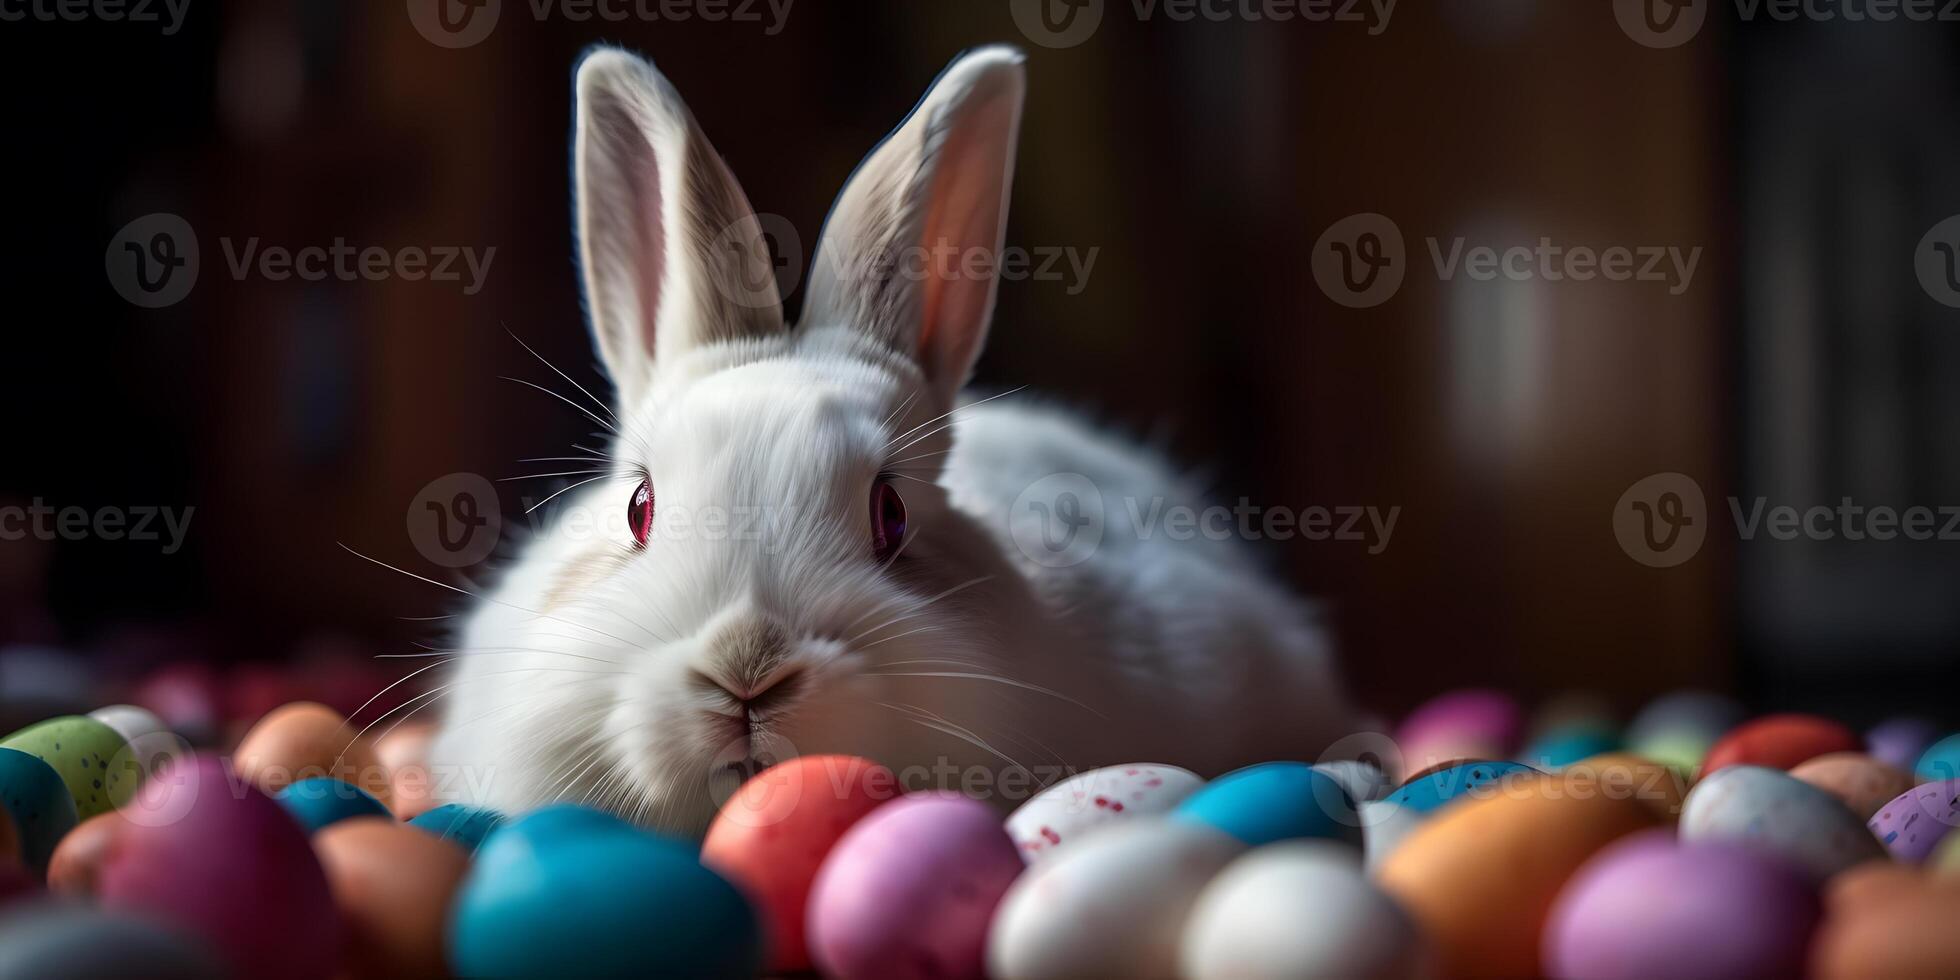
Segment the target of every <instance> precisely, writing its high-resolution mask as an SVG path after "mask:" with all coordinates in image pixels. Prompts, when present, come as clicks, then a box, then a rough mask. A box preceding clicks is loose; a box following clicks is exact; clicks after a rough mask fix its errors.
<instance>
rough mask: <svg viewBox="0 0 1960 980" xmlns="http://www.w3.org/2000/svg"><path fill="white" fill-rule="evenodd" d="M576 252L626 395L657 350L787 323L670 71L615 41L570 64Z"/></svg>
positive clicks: (749, 231) (599, 332) (735, 200)
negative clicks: (573, 70) (574, 101)
mask: <svg viewBox="0 0 1960 980" xmlns="http://www.w3.org/2000/svg"><path fill="white" fill-rule="evenodd" d="M577 88H578V133H577V135H576V136H575V137H574V143H573V156H574V160H573V171H574V175H575V179H576V181H577V184H578V237H579V243H578V244H579V260H580V264H581V266H583V268H584V271H585V304H586V311H587V314H588V315H589V316H590V317H591V320H592V332H593V333H594V335H596V337H597V340H598V342H599V353H600V355H601V356H602V357H603V358H604V359H605V362H606V369H607V370H608V371H609V372H610V373H611V374H612V377H613V383H614V384H615V385H617V386H618V388H619V392H620V396H621V398H622V399H624V400H627V401H630V400H632V399H633V398H634V397H635V396H636V395H637V394H638V392H639V391H640V390H642V388H643V387H644V386H645V384H646V382H647V380H648V379H649V378H650V377H651V376H652V374H653V367H654V364H655V363H656V362H658V361H659V360H660V359H663V358H671V357H673V356H674V355H676V354H679V353H681V352H683V351H686V350H688V349H690V348H694V347H698V346H700V345H703V344H709V343H715V342H718V341H729V340H739V339H743V338H748V337H757V336H763V335H768V334H773V333H778V332H780V331H782V329H783V311H782V301H781V299H780V297H779V296H778V294H777V292H776V270H775V267H774V266H773V265H772V264H771V263H770V259H769V248H768V245H767V243H766V242H765V240H764V239H763V237H762V229H761V226H760V224H759V223H758V222H757V221H756V217H755V212H754V211H753V210H752V209H751V208H750V207H749V201H748V198H747V197H745V196H743V194H742V188H741V187H740V186H739V185H737V184H736V183H735V178H734V176H733V175H731V174H730V173H729V172H728V168H727V167H726V166H724V165H723V164H722V161H721V157H720V156H719V155H717V154H716V153H715V149H714V147H712V146H710V145H708V138H707V137H706V136H704V135H702V133H701V128H700V127H699V126H697V125H695V122H694V117H693V115H691V114H690V113H689V112H688V111H687V106H686V104H684V103H683V102H681V97H680V95H679V94H677V93H676V92H675V91H674V87H673V86H672V85H670V84H668V82H667V79H666V78H665V77H664V76H662V75H661V74H660V73H659V72H658V71H655V70H654V68H653V66H652V65H650V64H648V63H646V62H645V61H643V60H641V59H640V58H638V57H635V56H634V55H631V54H628V53H627V52H625V51H621V50H618V49H616V48H599V49H597V50H595V51H593V52H592V53H590V54H588V55H587V56H586V58H585V60H584V61H582V62H580V63H579V68H578V80H577Z"/></svg>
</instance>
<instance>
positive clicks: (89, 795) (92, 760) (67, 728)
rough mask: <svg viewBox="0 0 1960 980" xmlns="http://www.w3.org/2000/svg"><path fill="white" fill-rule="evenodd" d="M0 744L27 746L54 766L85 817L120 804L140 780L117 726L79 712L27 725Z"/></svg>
mask: <svg viewBox="0 0 1960 980" xmlns="http://www.w3.org/2000/svg"><path fill="white" fill-rule="evenodd" d="M0 748H9V749H16V750H18V751H21V752H25V753H27V754H28V755H31V756H35V757H37V758H39V759H40V760H41V761H43V762H46V763H47V764H48V765H49V766H50V767H52V768H53V769H54V771H55V774H56V775H59V776H60V777H61V781H62V782H64V783H67V784H68V792H69V794H70V795H72V796H73V797H74V798H75V813H76V815H77V816H79V817H80V818H81V819H83V820H87V819H88V818H90V817H93V816H95V815H96V814H98V813H107V812H109V811H110V810H113V809H115V808H117V807H119V806H122V805H123V804H124V803H126V802H128V801H129V798H130V797H131V796H133V795H135V793H136V786H137V784H138V783H140V782H142V780H143V770H142V769H141V767H139V766H138V765H137V764H136V754H135V753H133V752H131V751H130V750H129V743H128V742H126V741H124V740H123V737H122V736H121V735H119V734H117V732H116V730H115V729H113V728H110V727H109V726H108V725H105V724H103V723H101V722H99V721H96V720H95V719H93V718H87V717H84V716H82V715H68V716H66V717H63V718H51V719H49V720H47V721H44V722H41V723H40V724H38V725H29V726H27V727H26V728H23V729H21V730H20V731H17V732H15V733H13V734H12V735H9V736H7V737H6V739H5V740H0Z"/></svg>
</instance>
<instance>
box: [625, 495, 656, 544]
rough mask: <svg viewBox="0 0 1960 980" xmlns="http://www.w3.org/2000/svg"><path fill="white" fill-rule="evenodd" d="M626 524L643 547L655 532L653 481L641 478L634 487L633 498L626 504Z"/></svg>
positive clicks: (634, 538) (635, 539)
mask: <svg viewBox="0 0 1960 980" xmlns="http://www.w3.org/2000/svg"><path fill="white" fill-rule="evenodd" d="M626 524H627V526H629V527H631V528H632V529H633V540H634V541H636V542H638V543H639V544H640V545H641V546H642V547H644V546H645V545H646V543H647V535H649V534H651V533H653V482H652V481H650V480H646V479H641V480H640V485H639V486H637V487H635V488H633V499H632V500H631V501H629V502H627V504H626Z"/></svg>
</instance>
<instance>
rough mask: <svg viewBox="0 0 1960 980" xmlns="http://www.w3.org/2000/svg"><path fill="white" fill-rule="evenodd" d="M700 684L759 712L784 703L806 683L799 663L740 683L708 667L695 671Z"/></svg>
mask: <svg viewBox="0 0 1960 980" xmlns="http://www.w3.org/2000/svg"><path fill="white" fill-rule="evenodd" d="M690 673H691V675H692V676H691V679H692V680H693V681H694V684H695V686H696V687H698V688H700V689H702V690H703V691H706V692H709V693H719V694H722V695H726V696H727V697H728V699H729V700H731V701H733V702H735V704H736V705H737V706H738V707H740V708H741V709H742V711H743V712H744V713H747V714H756V713H759V712H762V711H766V710H768V709H770V708H772V707H775V706H777V705H779V704H781V703H782V702H783V701H784V700H786V699H788V698H789V697H792V696H794V695H795V693H796V692H797V690H798V689H799V688H800V687H801V686H802V683H803V671H802V668H799V667H791V668H788V669H785V670H778V671H775V672H773V673H771V674H770V675H768V676H766V677H764V678H762V679H761V680H759V681H756V682H753V683H738V682H734V681H730V680H728V679H727V678H724V677H721V676H719V675H716V674H712V673H708V672H706V671H700V670H696V671H691V672H690Z"/></svg>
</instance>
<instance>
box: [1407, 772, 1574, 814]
mask: <svg viewBox="0 0 1960 980" xmlns="http://www.w3.org/2000/svg"><path fill="white" fill-rule="evenodd" d="M1537 771H1538V770H1536V769H1533V768H1531V767H1530V766H1526V765H1520V764H1519V763H1516V762H1466V763H1464V764H1463V765H1460V766H1451V767H1449V768H1448V769H1438V770H1436V771H1435V772H1432V773H1429V774H1428V775H1425V776H1423V777H1422V778H1420V779H1413V780H1410V781H1409V782H1407V783H1404V784H1403V785H1402V787H1401V788H1400V789H1397V790H1396V791H1395V792H1393V793H1390V794H1388V802H1390V803H1393V804H1395V805H1397V806H1400V807H1403V808H1406V809H1409V810H1414V811H1416V812H1417V813H1428V812H1430V811H1431V810H1435V809H1437V808H1439V807H1441V806H1442V805H1443V804H1445V803H1448V802H1450V801H1452V800H1455V799H1457V798H1459V797H1464V796H1475V795H1476V794H1477V793H1478V792H1479V791H1482V790H1486V789H1489V790H1491V791H1495V789H1496V784H1497V783H1498V781H1499V780H1502V779H1504V778H1505V777H1507V776H1517V775H1529V774H1531V773H1535V772H1537Z"/></svg>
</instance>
